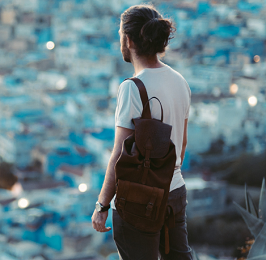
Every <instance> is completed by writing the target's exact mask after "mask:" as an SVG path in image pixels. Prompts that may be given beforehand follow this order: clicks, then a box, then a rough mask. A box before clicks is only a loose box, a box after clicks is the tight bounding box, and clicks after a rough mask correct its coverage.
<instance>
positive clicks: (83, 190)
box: [79, 183, 88, 192]
mask: <svg viewBox="0 0 266 260" xmlns="http://www.w3.org/2000/svg"><path fill="white" fill-rule="evenodd" d="M87 189H88V187H87V184H85V183H81V184H80V185H79V191H80V192H85V191H86V190H87Z"/></svg>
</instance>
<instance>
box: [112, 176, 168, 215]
mask: <svg viewBox="0 0 266 260" xmlns="http://www.w3.org/2000/svg"><path fill="white" fill-rule="evenodd" d="M163 195H164V189H160V188H157V187H149V186H146V185H142V184H138V183H134V182H129V181H124V180H118V185H117V191H116V202H115V204H116V208H117V210H118V211H123V212H126V213H127V214H131V215H132V217H133V216H134V215H135V216H139V217H143V218H147V219H152V220H156V219H157V218H158V213H159V208H160V206H161V203H162V199H163Z"/></svg>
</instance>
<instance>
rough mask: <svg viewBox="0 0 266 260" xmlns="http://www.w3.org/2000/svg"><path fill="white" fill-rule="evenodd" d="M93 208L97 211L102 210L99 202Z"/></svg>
mask: <svg viewBox="0 0 266 260" xmlns="http://www.w3.org/2000/svg"><path fill="white" fill-rule="evenodd" d="M95 208H96V210H97V211H101V210H102V207H101V205H100V203H99V202H96V205H95Z"/></svg>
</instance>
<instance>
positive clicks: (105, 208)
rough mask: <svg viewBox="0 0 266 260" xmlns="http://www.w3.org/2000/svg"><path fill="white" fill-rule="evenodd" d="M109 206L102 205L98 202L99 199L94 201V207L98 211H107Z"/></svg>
mask: <svg viewBox="0 0 266 260" xmlns="http://www.w3.org/2000/svg"><path fill="white" fill-rule="evenodd" d="M109 208H110V204H108V205H106V206H104V205H103V204H102V203H100V202H99V201H97V202H96V204H95V209H96V210H97V211H98V212H105V211H108V209H109Z"/></svg>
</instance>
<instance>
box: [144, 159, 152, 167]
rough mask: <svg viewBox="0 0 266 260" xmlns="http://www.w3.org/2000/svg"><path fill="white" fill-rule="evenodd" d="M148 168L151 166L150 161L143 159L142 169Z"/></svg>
mask: <svg viewBox="0 0 266 260" xmlns="http://www.w3.org/2000/svg"><path fill="white" fill-rule="evenodd" d="M150 166H151V163H150V160H147V159H144V167H145V168H150Z"/></svg>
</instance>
